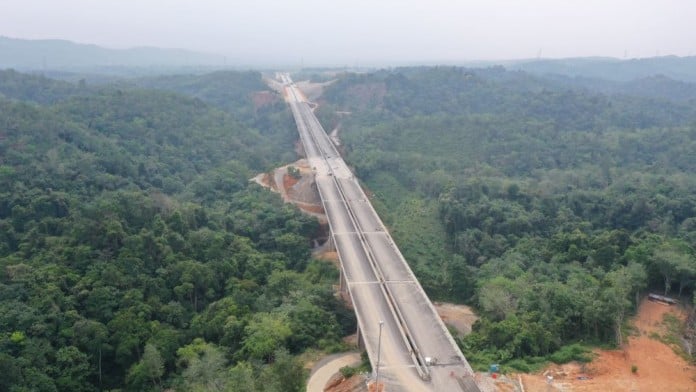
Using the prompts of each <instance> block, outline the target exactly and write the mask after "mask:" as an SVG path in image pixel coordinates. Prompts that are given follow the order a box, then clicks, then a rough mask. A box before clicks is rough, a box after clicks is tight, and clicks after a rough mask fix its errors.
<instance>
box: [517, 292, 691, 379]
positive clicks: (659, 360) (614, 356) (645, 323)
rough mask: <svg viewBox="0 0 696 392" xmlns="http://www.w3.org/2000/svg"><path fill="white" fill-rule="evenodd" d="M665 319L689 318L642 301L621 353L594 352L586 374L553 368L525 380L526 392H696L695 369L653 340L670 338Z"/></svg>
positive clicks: (572, 367)
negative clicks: (658, 337) (663, 337)
mask: <svg viewBox="0 0 696 392" xmlns="http://www.w3.org/2000/svg"><path fill="white" fill-rule="evenodd" d="M665 315H673V316H675V317H676V318H678V319H679V320H682V321H683V320H684V319H685V318H686V314H685V312H684V311H683V310H682V309H680V308H678V307H676V306H668V305H664V304H661V303H658V302H651V301H648V300H644V301H643V302H642V303H641V305H640V308H639V310H638V315H637V316H636V318H635V322H634V326H635V328H636V330H637V331H636V333H635V336H631V337H629V338H628V342H627V343H626V344H625V346H624V347H623V348H622V349H619V350H595V353H596V354H597V357H596V358H595V359H594V361H592V362H591V363H589V364H587V365H585V366H584V368H583V366H581V365H580V364H576V363H571V364H567V365H560V366H559V365H553V366H549V367H548V368H546V369H545V370H544V371H543V372H540V373H537V374H523V375H521V376H522V380H523V383H524V386H525V390H526V391H528V392H535V391H573V392H595V391H627V392H633V391H636V392H639V391H640V392H643V391H645V392H662V391H664V392H687V391H696V367H694V366H693V365H690V364H689V363H688V362H687V361H686V360H685V359H683V358H682V357H680V356H679V355H677V354H675V352H674V351H673V350H672V348H670V347H669V346H668V345H666V344H664V343H662V342H660V341H659V340H657V339H656V338H655V336H656V335H660V336H664V334H665V333H667V330H666V327H665V325H664V323H663V320H664V316H665ZM651 336H652V337H651ZM633 366H635V367H636V369H637V370H636V372H635V373H633V372H632V370H631V368H632V367H633ZM545 374H546V375H551V376H553V378H554V380H553V382H552V384H551V385H549V384H547V383H546V376H545Z"/></svg>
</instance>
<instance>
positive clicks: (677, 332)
mask: <svg viewBox="0 0 696 392" xmlns="http://www.w3.org/2000/svg"><path fill="white" fill-rule="evenodd" d="M662 326H663V327H664V332H663V333H662V334H659V333H657V332H651V333H650V335H648V336H649V337H650V338H651V339H655V340H658V341H660V342H662V343H664V344H666V345H667V346H669V347H670V348H671V349H672V351H674V353H675V354H677V355H679V356H680V357H682V358H684V359H685V360H686V361H688V362H693V358H692V357H691V356H690V355H689V353H687V352H686V351H685V350H684V347H683V346H682V340H681V337H682V336H683V334H684V323H683V322H682V321H681V320H680V319H679V318H678V317H676V316H674V315H673V314H669V313H666V314H665V315H664V316H663V317H662Z"/></svg>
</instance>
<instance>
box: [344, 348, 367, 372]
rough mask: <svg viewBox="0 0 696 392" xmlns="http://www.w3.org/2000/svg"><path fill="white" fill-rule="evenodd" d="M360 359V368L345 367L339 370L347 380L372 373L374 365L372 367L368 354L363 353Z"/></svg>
mask: <svg viewBox="0 0 696 392" xmlns="http://www.w3.org/2000/svg"><path fill="white" fill-rule="evenodd" d="M360 359H361V362H360V364H359V365H358V366H344V367H342V368H341V369H339V371H340V372H341V375H342V376H343V377H345V378H350V377H353V376H354V375H356V374H361V373H372V365H370V358H368V356H367V352H365V351H363V353H362V354H360Z"/></svg>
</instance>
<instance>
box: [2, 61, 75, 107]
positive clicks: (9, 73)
mask: <svg viewBox="0 0 696 392" xmlns="http://www.w3.org/2000/svg"><path fill="white" fill-rule="evenodd" d="M84 87H85V86H84V84H82V85H75V84H72V83H68V82H63V81H60V80H54V79H49V78H46V77H44V76H40V75H29V74H24V73H20V72H17V71H15V70H12V69H7V70H0V97H5V98H9V99H15V100H19V101H30V102H35V103H41V104H49V103H54V102H57V101H59V100H64V99H67V98H69V97H72V96H74V95H78V94H87V93H88V91H87V90H86V89H85V88H84Z"/></svg>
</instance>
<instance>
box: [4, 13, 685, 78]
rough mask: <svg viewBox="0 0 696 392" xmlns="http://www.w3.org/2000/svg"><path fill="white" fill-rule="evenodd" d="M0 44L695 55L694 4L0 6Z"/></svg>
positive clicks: (398, 56)
mask: <svg viewBox="0 0 696 392" xmlns="http://www.w3.org/2000/svg"><path fill="white" fill-rule="evenodd" d="M0 35H4V36H9V37H15V38H61V39H68V40H72V41H77V42H83V43H94V44H98V45H101V46H107V47H115V48H125V47H133V46H159V47H176V48H185V49H194V50H199V51H206V52H214V53H220V54H224V55H226V56H228V57H229V59H230V61H241V62H246V63H259V62H274V63H284V64H296V63H300V62H301V61H304V65H312V64H314V65H319V64H322V65H325V64H331V65H356V64H357V65H371V64H385V63H387V64H389V63H392V64H400V63H407V62H425V63H433V62H451V61H461V60H479V59H509V58H531V57H537V55H538V54H539V53H541V57H547V58H548V57H574V56H612V57H620V58H623V57H624V56H625V55H626V54H627V55H628V57H648V56H655V55H656V54H660V55H667V54H676V55H681V56H687V55H694V54H696V0H517V1H513V0H448V1H447V0H430V1H425V0H423V1H416V0H400V1H394V0H352V1H345V0H323V1H321V0H294V1H292V0H287V1H286V0H248V1H239V0H226V1H225V0H198V1H194V0H0Z"/></svg>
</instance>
